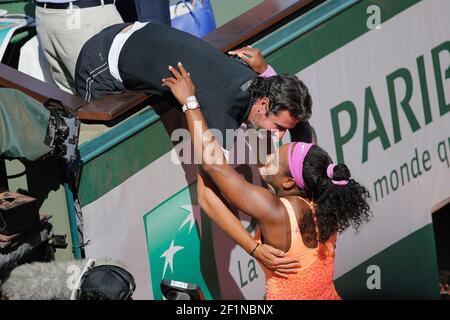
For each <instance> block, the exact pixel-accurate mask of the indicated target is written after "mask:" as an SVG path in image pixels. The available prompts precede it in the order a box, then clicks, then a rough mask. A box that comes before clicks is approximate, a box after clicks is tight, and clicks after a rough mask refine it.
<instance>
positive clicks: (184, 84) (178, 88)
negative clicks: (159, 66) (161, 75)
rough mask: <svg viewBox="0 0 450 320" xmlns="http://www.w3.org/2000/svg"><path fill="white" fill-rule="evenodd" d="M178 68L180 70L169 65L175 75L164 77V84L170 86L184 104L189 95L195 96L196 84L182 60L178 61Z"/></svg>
mask: <svg viewBox="0 0 450 320" xmlns="http://www.w3.org/2000/svg"><path fill="white" fill-rule="evenodd" d="M178 68H179V69H180V71H178V70H177V69H176V68H174V67H172V66H169V71H170V72H171V73H172V75H173V77H170V78H165V79H162V85H163V86H165V87H168V88H170V90H171V91H172V93H173V95H174V96H175V98H177V100H178V102H179V103H180V104H182V105H183V104H185V103H186V100H187V98H188V97H191V96H195V86H194V83H193V82H192V80H191V77H190V75H189V73H188V72H187V71H186V69H184V67H183V65H182V64H181V62H178Z"/></svg>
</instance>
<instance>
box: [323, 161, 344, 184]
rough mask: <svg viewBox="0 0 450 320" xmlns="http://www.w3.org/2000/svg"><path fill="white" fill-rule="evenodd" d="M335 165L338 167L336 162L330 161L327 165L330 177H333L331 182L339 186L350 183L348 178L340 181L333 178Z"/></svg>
mask: <svg viewBox="0 0 450 320" xmlns="http://www.w3.org/2000/svg"><path fill="white" fill-rule="evenodd" d="M334 167H336V165H335V164H334V163H330V164H329V165H328V167H327V176H328V178H330V179H331V183H332V184H335V185H338V186H346V185H347V184H348V180H340V181H336V180H333V172H334Z"/></svg>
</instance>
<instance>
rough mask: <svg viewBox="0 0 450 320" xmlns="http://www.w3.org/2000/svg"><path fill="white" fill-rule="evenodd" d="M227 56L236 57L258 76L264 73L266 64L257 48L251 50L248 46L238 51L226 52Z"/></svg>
mask: <svg viewBox="0 0 450 320" xmlns="http://www.w3.org/2000/svg"><path fill="white" fill-rule="evenodd" d="M228 54H229V55H232V56H238V57H239V58H241V59H242V61H244V62H245V63H246V64H248V65H249V66H250V68H252V69H253V71H255V72H256V73H258V74H261V73H264V71H266V69H267V63H266V61H265V60H264V57H263V56H262V54H261V50H259V49H258V48H252V47H250V46H247V47H243V48H240V49H236V50H232V51H228Z"/></svg>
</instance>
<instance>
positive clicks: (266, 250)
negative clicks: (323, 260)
mask: <svg viewBox="0 0 450 320" xmlns="http://www.w3.org/2000/svg"><path fill="white" fill-rule="evenodd" d="M253 255H254V257H255V258H256V259H257V260H258V261H259V262H261V263H262V264H264V265H265V266H266V267H267V268H269V269H270V270H272V271H273V272H274V273H275V274H276V275H277V276H280V277H282V278H287V275H288V274H295V273H297V272H298V271H299V269H300V261H299V260H298V259H296V258H288V257H285V255H286V254H285V253H284V252H283V251H281V250H278V249H275V248H273V247H271V246H269V245H267V244H263V245H260V246H258V247H257V248H256V250H255V252H254V253H253Z"/></svg>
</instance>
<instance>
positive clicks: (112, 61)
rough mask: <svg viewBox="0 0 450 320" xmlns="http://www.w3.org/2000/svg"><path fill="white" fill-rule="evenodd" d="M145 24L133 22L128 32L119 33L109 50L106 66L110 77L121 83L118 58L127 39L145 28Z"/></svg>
mask: <svg viewBox="0 0 450 320" xmlns="http://www.w3.org/2000/svg"><path fill="white" fill-rule="evenodd" d="M147 23H148V22H139V21H138V22H135V23H134V24H133V27H132V28H131V29H130V30H128V31H127V32H121V33H119V34H117V35H116V37H115V38H114V41H113V43H112V45H111V48H110V49H109V54H108V65H109V71H110V72H111V75H112V76H113V77H114V78H116V80H117V81H120V82H122V78H121V77H120V73H119V57H120V52H121V51H122V48H123V46H124V45H125V42H127V40H128V38H129V37H131V35H132V34H133V33H135V32H136V31H138V30H139V29H142V28H143V27H145V26H146V25H147Z"/></svg>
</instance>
